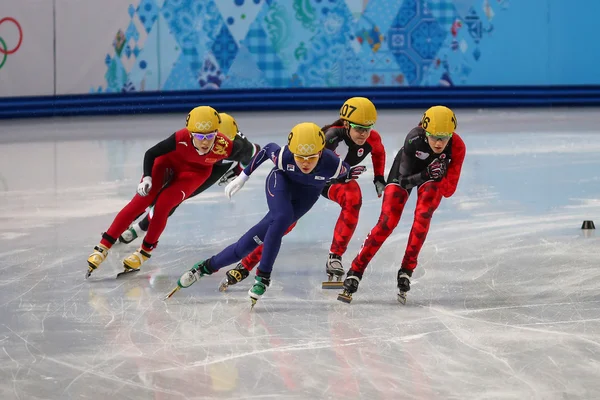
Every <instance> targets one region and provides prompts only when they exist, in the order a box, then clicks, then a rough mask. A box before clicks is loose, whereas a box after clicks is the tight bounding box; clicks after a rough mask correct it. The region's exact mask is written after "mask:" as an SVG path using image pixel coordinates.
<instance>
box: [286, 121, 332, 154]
mask: <svg viewBox="0 0 600 400" xmlns="http://www.w3.org/2000/svg"><path fill="white" fill-rule="evenodd" d="M324 147H325V134H324V133H323V131H322V130H321V128H319V126H318V125H317V124H315V123H312V122H302V123H301V124H298V125H296V126H294V127H293V128H292V131H291V132H290V134H289V135H288V148H289V149H290V151H291V152H292V153H293V154H297V155H301V156H311V155H313V154H317V153H318V152H320V151H321V150H323V148H324Z"/></svg>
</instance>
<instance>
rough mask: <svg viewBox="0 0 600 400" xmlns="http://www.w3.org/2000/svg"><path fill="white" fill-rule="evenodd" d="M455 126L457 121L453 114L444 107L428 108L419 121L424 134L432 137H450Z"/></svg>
mask: <svg viewBox="0 0 600 400" xmlns="http://www.w3.org/2000/svg"><path fill="white" fill-rule="evenodd" d="M457 125H458V121H457V120H456V115H454V112H452V110H451V109H449V108H448V107H444V106H434V107H431V108H429V109H428V110H427V111H425V114H423V119H421V126H422V127H423V129H424V130H425V132H428V133H429V134H431V135H434V136H452V133H453V132H454V131H455V130H456V126H457Z"/></svg>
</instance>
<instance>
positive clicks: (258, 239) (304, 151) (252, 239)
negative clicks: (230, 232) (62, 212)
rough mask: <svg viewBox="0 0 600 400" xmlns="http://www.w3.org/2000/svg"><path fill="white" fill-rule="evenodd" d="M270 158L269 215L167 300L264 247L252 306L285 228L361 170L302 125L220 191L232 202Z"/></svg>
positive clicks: (190, 274)
mask: <svg viewBox="0 0 600 400" xmlns="http://www.w3.org/2000/svg"><path fill="white" fill-rule="evenodd" d="M268 159H270V160H271V161H272V162H273V164H275V167H274V168H273V169H272V170H271V172H270V173H269V175H268V176H267V179H266V182H265V195H266V198H267V205H268V208H269V211H268V212H267V214H266V215H265V216H264V218H263V219H262V220H261V221H259V222H258V223H257V224H256V225H254V226H253V227H252V228H250V229H249V230H248V231H247V232H246V233H245V234H244V235H243V236H242V237H241V238H240V239H239V240H238V241H237V242H236V243H233V244H232V245H230V246H228V247H227V248H225V249H224V250H223V251H221V252H220V253H218V254H216V255H214V256H212V257H210V258H208V259H205V260H202V261H200V262H198V263H196V264H195V265H194V266H193V267H192V269H190V270H189V271H187V272H185V273H184V274H183V275H182V276H181V277H180V278H179V280H178V281H177V287H175V288H174V289H173V290H172V291H171V293H169V294H168V295H167V298H169V297H170V296H172V295H173V294H174V293H175V292H176V291H177V290H179V289H180V288H187V287H189V286H191V285H192V284H193V283H194V282H196V281H197V280H199V279H200V278H202V277H203V276H205V275H211V274H213V273H214V272H216V271H218V270H219V269H221V268H223V267H225V266H228V265H231V264H233V263H236V262H238V261H239V260H241V259H242V258H243V257H245V256H246V255H247V254H249V253H250V252H251V251H252V250H254V249H255V248H256V247H258V246H259V245H261V244H263V245H264V250H263V254H262V259H261V262H260V265H259V266H258V271H257V274H256V277H255V282H254V285H253V286H252V287H251V288H250V290H249V291H248V294H249V295H250V299H251V301H252V305H254V304H255V303H256V301H257V300H258V299H260V298H261V296H262V295H263V294H264V293H265V292H266V290H267V287H268V286H269V285H270V283H271V271H272V269H273V264H274V263H275V259H276V258H277V254H278V253H279V249H280V247H281V240H282V238H283V235H284V234H285V232H286V230H287V229H288V227H289V226H290V225H292V224H293V223H294V222H296V221H297V220H298V219H300V218H301V217H302V216H303V215H304V214H306V213H307V212H308V210H310V209H311V208H312V206H313V205H314V204H315V203H316V202H317V200H318V199H319V196H320V195H321V192H322V191H323V188H324V187H325V185H326V184H327V182H328V181H330V180H331V179H346V180H350V179H356V178H357V177H358V175H360V174H361V173H362V172H363V171H364V170H365V168H364V167H362V166H359V167H354V168H350V166H349V165H348V164H347V163H345V162H343V161H342V160H341V159H340V158H339V157H338V156H337V155H336V154H335V153H334V152H333V151H331V150H328V149H326V148H325V134H324V133H323V131H322V130H321V128H319V127H318V126H317V125H316V124H314V123H312V122H303V123H301V124H298V125H296V126H295V127H294V128H293V129H292V131H291V132H290V133H289V135H288V144H287V145H286V146H283V148H282V147H280V146H279V145H277V144H276V143H269V144H267V145H266V146H265V147H263V148H262V149H261V150H260V151H259V152H258V153H257V154H256V155H255V156H254V158H253V159H252V160H251V161H250V164H249V165H248V166H247V167H246V168H245V169H244V171H242V173H240V175H239V176H238V177H237V178H235V179H234V180H233V181H232V182H230V183H229V184H228V185H227V187H226V188H225V194H226V195H227V196H228V197H230V198H231V196H232V195H233V194H235V193H236V192H237V191H238V190H240V189H241V188H242V186H244V184H245V182H246V181H247V180H248V178H249V176H250V175H251V174H252V173H253V172H254V171H255V170H256V168H258V166H260V165H261V164H262V163H263V162H265V161H266V160H268Z"/></svg>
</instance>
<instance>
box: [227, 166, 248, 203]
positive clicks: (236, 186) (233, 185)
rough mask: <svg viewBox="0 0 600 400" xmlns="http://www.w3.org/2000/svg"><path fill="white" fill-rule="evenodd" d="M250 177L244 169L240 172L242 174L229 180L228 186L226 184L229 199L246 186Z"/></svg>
mask: <svg viewBox="0 0 600 400" xmlns="http://www.w3.org/2000/svg"><path fill="white" fill-rule="evenodd" d="M248 178H249V176H248V175H246V174H245V173H244V171H242V172H240V174H239V175H238V176H237V178H235V179H234V180H232V181H231V182H229V183H228V184H227V186H225V196H227V197H228V198H229V199H231V196H233V195H234V194H236V193H237V191H238V190H240V189H241V188H242V187H243V186H244V184H245V183H246V181H247V180H248Z"/></svg>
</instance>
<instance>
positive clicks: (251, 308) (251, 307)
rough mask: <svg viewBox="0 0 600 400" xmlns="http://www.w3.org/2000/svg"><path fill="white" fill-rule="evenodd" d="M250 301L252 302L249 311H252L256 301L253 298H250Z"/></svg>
mask: <svg viewBox="0 0 600 400" xmlns="http://www.w3.org/2000/svg"><path fill="white" fill-rule="evenodd" d="M250 301H251V302H252V305H251V306H250V310H253V309H254V306H255V305H256V301H257V299H255V298H254V297H250Z"/></svg>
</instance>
